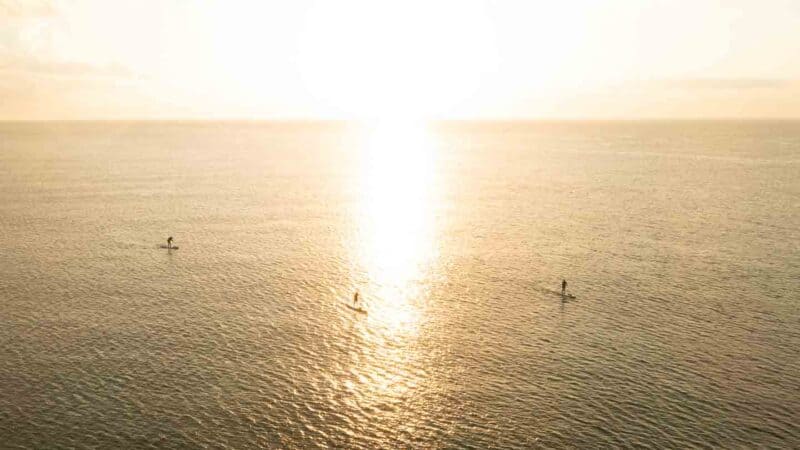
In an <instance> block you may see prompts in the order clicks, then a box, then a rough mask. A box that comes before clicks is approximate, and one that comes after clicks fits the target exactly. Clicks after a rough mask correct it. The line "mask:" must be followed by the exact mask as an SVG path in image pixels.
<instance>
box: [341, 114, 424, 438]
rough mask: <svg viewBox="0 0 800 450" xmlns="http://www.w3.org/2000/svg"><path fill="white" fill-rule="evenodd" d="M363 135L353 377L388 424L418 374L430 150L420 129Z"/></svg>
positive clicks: (382, 129) (402, 127)
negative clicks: (359, 306) (361, 350)
mask: <svg viewBox="0 0 800 450" xmlns="http://www.w3.org/2000/svg"><path fill="white" fill-rule="evenodd" d="M364 133H365V134H364V135H363V136H362V140H361V142H362V145H361V148H360V158H361V159H360V170H361V171H360V177H361V178H360V179H359V181H358V192H359V200H358V201H359V205H358V207H357V208H356V216H357V219H356V223H357V224H358V225H357V228H358V232H357V239H356V246H357V252H356V259H357V262H356V264H355V267H354V269H355V270H356V272H357V275H356V277H355V278H356V279H359V280H361V281H362V282H361V283H360V284H359V286H358V289H359V291H360V293H361V296H362V298H363V305H364V307H365V308H366V309H367V311H368V314H367V315H366V316H364V317H363V319H362V321H361V325H362V326H363V327H362V329H361V334H362V338H363V340H364V343H365V345H366V347H367V348H368V350H366V351H365V353H366V354H362V355H361V357H359V358H358V359H359V360H360V362H359V366H358V367H356V368H354V372H356V373H358V374H359V376H358V378H359V379H360V381H361V382H363V383H364V384H363V385H362V386H361V388H362V391H361V393H360V395H361V403H362V406H364V407H367V408H376V410H378V411H382V414H380V415H379V416H373V418H374V419H376V420H378V419H380V420H382V422H383V424H384V426H387V427H391V426H398V425H399V423H398V422H402V419H401V418H400V416H399V414H401V410H399V409H395V408H394V406H392V405H395V406H398V405H400V404H401V402H404V401H405V400H407V399H408V396H409V395H410V394H411V392H409V391H410V390H413V389H414V388H416V387H418V384H419V383H420V382H421V381H422V374H423V373H424V368H422V367H420V364H419V361H418V358H417V357H416V356H415V355H416V352H415V342H416V339H417V337H418V332H419V324H420V319H421V314H422V313H423V311H422V309H423V307H424V303H425V300H426V298H427V295H428V287H427V280H428V278H429V276H430V272H431V268H432V266H433V265H434V263H435V261H436V258H437V251H436V248H437V246H436V245H435V241H436V237H435V232H434V231H435V230H434V207H435V201H436V200H435V199H436V197H437V196H436V195H435V189H436V179H435V178H436V167H435V165H436V155H437V148H436V146H435V142H434V140H433V139H432V138H431V135H430V133H429V132H428V130H427V129H426V126H425V125H421V124H420V125H418V124H396V123H393V124H391V125H387V124H380V125H377V126H375V127H372V128H370V129H368V130H365V131H364ZM368 405H371V406H368ZM392 411H394V413H392ZM405 426H410V425H409V424H406V425H405Z"/></svg>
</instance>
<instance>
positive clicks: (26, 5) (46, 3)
mask: <svg viewBox="0 0 800 450" xmlns="http://www.w3.org/2000/svg"><path fill="white" fill-rule="evenodd" d="M59 9H60V8H59V2H57V1H54V0H0V19H6V18H12V19H13V18H31V17H51V16H55V15H58V13H59Z"/></svg>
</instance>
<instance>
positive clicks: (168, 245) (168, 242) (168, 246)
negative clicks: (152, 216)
mask: <svg viewBox="0 0 800 450" xmlns="http://www.w3.org/2000/svg"><path fill="white" fill-rule="evenodd" d="M167 248H172V236H170V237H168V238H167Z"/></svg>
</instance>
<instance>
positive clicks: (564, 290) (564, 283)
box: [561, 280, 567, 295]
mask: <svg viewBox="0 0 800 450" xmlns="http://www.w3.org/2000/svg"><path fill="white" fill-rule="evenodd" d="M561 295H567V280H561Z"/></svg>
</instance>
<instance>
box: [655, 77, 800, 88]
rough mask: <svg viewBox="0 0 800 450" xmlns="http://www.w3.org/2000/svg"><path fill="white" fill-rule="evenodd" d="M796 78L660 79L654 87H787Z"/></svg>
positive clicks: (792, 83) (794, 82)
mask: <svg viewBox="0 0 800 450" xmlns="http://www.w3.org/2000/svg"><path fill="white" fill-rule="evenodd" d="M796 83H797V81H796V80H791V79H780V78H686V79H670V80H659V81H656V82H654V83H651V84H652V85H654V86H653V87H662V88H673V89H686V90H751V89H785V88H788V87H791V86H792V85H794V84H796Z"/></svg>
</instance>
